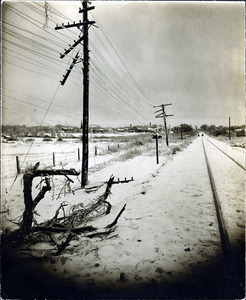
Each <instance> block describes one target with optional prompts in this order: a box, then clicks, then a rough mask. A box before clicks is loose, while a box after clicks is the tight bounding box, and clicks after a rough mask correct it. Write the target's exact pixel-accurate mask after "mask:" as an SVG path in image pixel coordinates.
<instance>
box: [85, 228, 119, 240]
mask: <svg viewBox="0 0 246 300" xmlns="http://www.w3.org/2000/svg"><path fill="white" fill-rule="evenodd" d="M114 231H115V228H111V229H109V230H108V231H101V232H95V233H91V234H88V235H86V237H88V238H94V237H96V236H101V235H108V234H110V233H112V232H114Z"/></svg>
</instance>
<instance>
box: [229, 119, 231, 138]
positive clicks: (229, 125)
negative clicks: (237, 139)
mask: <svg viewBox="0 0 246 300" xmlns="http://www.w3.org/2000/svg"><path fill="white" fill-rule="evenodd" d="M230 139H231V117H229V140H230Z"/></svg>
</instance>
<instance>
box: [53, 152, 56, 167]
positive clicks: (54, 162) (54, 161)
mask: <svg viewBox="0 0 246 300" xmlns="http://www.w3.org/2000/svg"><path fill="white" fill-rule="evenodd" d="M55 166H56V160H55V152H53V167H55Z"/></svg>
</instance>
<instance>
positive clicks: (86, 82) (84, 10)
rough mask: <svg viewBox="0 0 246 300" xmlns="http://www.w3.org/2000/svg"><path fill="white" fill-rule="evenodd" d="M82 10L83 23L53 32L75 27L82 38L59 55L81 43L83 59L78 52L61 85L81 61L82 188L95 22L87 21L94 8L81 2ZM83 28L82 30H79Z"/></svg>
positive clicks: (61, 27) (86, 154)
mask: <svg viewBox="0 0 246 300" xmlns="http://www.w3.org/2000/svg"><path fill="white" fill-rule="evenodd" d="M82 6H83V8H82V9H79V13H82V14H83V22H81V21H79V22H78V23H75V22H74V23H72V24H69V23H68V24H67V25H64V24H62V26H58V25H57V26H56V27H55V30H59V29H64V28H71V27H77V28H78V29H79V30H80V31H81V32H83V36H82V37H79V39H78V40H77V41H75V43H74V44H73V45H71V46H70V47H69V49H67V50H66V49H65V52H64V54H61V55H60V57H61V58H64V57H65V56H66V55H67V54H68V53H69V52H70V51H72V50H73V49H74V48H75V47H76V46H77V45H79V44H80V43H81V42H82V41H83V59H82V60H80V61H78V60H79V52H78V53H77V54H76V56H75V58H74V59H73V61H72V64H71V65H70V67H69V69H68V70H67V72H66V74H65V75H64V76H63V77H64V78H63V80H62V81H61V85H64V84H65V82H66V80H67V78H68V76H69V74H70V72H71V71H72V68H73V66H74V65H75V64H76V63H77V61H78V62H81V61H83V137H82V166H81V187H84V186H85V185H86V184H87V182H88V160H89V145H88V142H89V138H88V136H89V49H88V48H89V46H88V45H89V38H88V29H89V26H91V25H94V23H95V21H89V20H88V11H89V10H92V9H94V8H95V6H91V7H88V1H83V3H82ZM80 27H83V30H81V29H80Z"/></svg>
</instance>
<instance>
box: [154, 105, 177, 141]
mask: <svg viewBox="0 0 246 300" xmlns="http://www.w3.org/2000/svg"><path fill="white" fill-rule="evenodd" d="M168 105H172V103H167V104H161V105H156V106H154V108H155V107H161V109H158V110H157V111H156V112H155V113H158V115H156V116H155V117H156V118H163V121H164V130H165V136H166V144H167V146H168V129H167V122H166V118H167V117H172V116H173V115H167V114H166V112H165V106H168Z"/></svg>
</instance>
